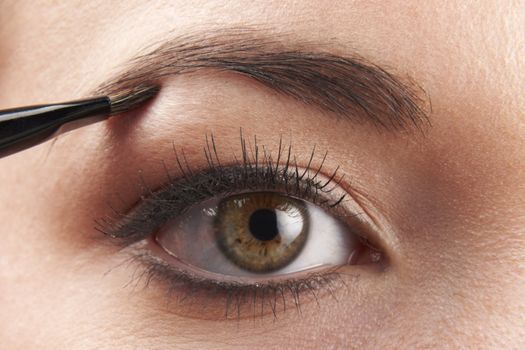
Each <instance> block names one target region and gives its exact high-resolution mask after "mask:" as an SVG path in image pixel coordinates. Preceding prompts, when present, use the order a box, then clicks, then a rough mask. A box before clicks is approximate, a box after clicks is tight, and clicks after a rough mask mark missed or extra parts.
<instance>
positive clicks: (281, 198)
mask: <svg viewBox="0 0 525 350" xmlns="http://www.w3.org/2000/svg"><path fill="white" fill-rule="evenodd" d="M308 226H309V221H308V214H307V210H306V207H305V204H304V203H303V202H302V201H301V200H298V199H295V198H292V197H289V196H286V195H281V194H279V193H275V192H252V193H243V194H238V195H233V196H229V197H227V198H224V199H223V200H221V202H220V203H219V205H218V212H217V216H216V221H215V229H216V232H217V240H218V243H219V247H220V249H221V250H222V252H223V253H224V254H225V255H226V257H227V258H229V259H230V260H231V261H232V262H234V263H235V264H236V265H238V266H239V267H241V268H244V269H246V270H249V271H252V272H270V271H274V270H278V269H280V268H282V267H284V266H285V265H287V264H288V263H290V262H291V261H292V260H293V259H294V258H295V257H296V256H297V255H298V254H299V253H300V251H301V249H302V248H303V246H304V244H305V242H306V237H307V234H308Z"/></svg>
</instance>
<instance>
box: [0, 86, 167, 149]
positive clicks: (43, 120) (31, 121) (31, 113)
mask: <svg viewBox="0 0 525 350" xmlns="http://www.w3.org/2000/svg"><path fill="white" fill-rule="evenodd" d="M158 91H159V86H157V85H140V86H137V87H134V88H131V89H128V90H123V91H121V92H118V93H116V94H115V95H110V96H100V97H94V98H89V99H84V100H77V101H70V102H63V103H54V104H47V105H38V106H28V107H19V108H12V109H6V110H0V158H1V157H5V156H8V155H10V154H13V153H16V152H19V151H22V150H24V149H27V148H29V147H33V146H35V145H37V144H39V143H42V142H44V141H46V140H48V139H50V138H53V137H55V136H57V135H59V134H62V133H64V132H67V131H70V130H73V129H77V128H79V127H82V126H85V125H89V124H92V123H95V122H98V121H101V120H104V119H107V118H108V117H110V116H112V115H115V114H120V113H123V112H126V111H129V110H131V109H134V108H137V107H139V106H141V105H142V104H144V103H145V102H146V101H148V100H150V99H151V98H153V97H154V96H155V95H156V94H157V92H158Z"/></svg>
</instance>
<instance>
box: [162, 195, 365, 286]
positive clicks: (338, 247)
mask: <svg viewBox="0 0 525 350" xmlns="http://www.w3.org/2000/svg"><path fill="white" fill-rule="evenodd" d="M156 241H157V242H158V244H159V245H160V246H161V247H162V248H163V249H164V250H165V251H166V252H167V253H168V254H169V255H171V256H172V257H173V258H175V260H176V261H177V263H179V264H184V265H189V267H191V268H194V269H197V270H200V272H201V273H204V274H205V275H208V276H209V277H213V278H216V279H219V280H221V279H225V278H230V279H231V277H234V276H243V277H250V278H249V279H248V280H253V281H257V280H261V279H265V278H266V279H268V278H269V277H272V276H283V275H286V274H297V273H300V272H305V271H308V270H310V269H314V268H319V267H323V266H325V267H326V266H337V265H342V264H347V263H349V262H350V258H351V257H352V256H356V255H357V254H356V253H357V251H358V250H359V248H360V247H361V245H362V244H361V243H360V242H359V240H358V239H357V237H356V236H355V235H354V234H352V233H351V232H349V230H348V228H347V227H345V225H344V224H342V223H341V222H340V221H339V220H338V219H336V218H335V217H334V216H332V215H330V214H328V213H327V212H326V211H325V210H323V209H322V208H320V207H319V206H317V205H315V204H313V203H309V202H307V201H304V200H301V199H298V198H294V197H292V196H290V195H286V194H280V193H276V192H270V191H266V192H251V193H241V194H235V195H230V196H225V197H222V198H213V199H211V200H207V201H204V202H203V203H200V204H198V205H195V206H193V207H192V208H190V209H189V210H187V211H186V212H184V213H183V214H182V215H179V216H178V217H177V218H175V219H174V220H172V221H170V222H169V223H168V224H167V225H165V226H164V227H163V228H162V229H161V231H160V232H159V233H158V234H157V236H156ZM211 275H213V276H211Z"/></svg>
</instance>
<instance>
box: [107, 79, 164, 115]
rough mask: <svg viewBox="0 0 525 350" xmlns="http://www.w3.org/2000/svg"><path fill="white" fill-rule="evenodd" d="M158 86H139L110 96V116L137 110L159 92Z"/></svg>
mask: <svg viewBox="0 0 525 350" xmlns="http://www.w3.org/2000/svg"><path fill="white" fill-rule="evenodd" d="M159 89H160V87H159V86H158V85H139V86H136V87H134V88H131V89H128V90H123V91H120V92H119V93H117V94H115V95H110V96H109V99H110V100H111V115H114V114H119V113H123V112H127V111H129V110H131V109H134V108H137V107H139V106H140V105H142V104H143V103H144V102H146V101H148V100H149V99H151V98H153V97H154V96H155V95H157V93H158V92H159Z"/></svg>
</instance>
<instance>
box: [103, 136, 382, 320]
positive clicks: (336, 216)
mask: <svg viewBox="0 0 525 350" xmlns="http://www.w3.org/2000/svg"><path fill="white" fill-rule="evenodd" d="M248 147H250V149H251V151H248ZM263 149H264V152H262V154H260V153H259V146H258V145H257V142H256V141H255V139H254V143H253V144H252V145H251V146H247V142H246V140H245V139H244V138H243V137H242V135H241V154H242V158H241V161H239V160H238V158H237V157H236V156H235V154H233V155H232V153H229V154H230V155H229V156H226V157H224V158H226V159H229V162H227V161H225V160H224V158H220V157H219V152H218V147H216V145H215V141H214V140H213V137H212V143H211V144H210V143H208V139H206V145H205V147H204V157H203V158H204V160H205V162H204V164H205V165H206V166H204V167H203V166H202V164H203V162H202V161H201V162H200V164H201V168H199V169H198V170H196V169H195V168H194V167H191V166H190V161H188V159H186V157H185V155H184V153H182V156H180V155H179V154H178V152H177V151H176V150H175V157H176V162H175V163H176V167H175V169H174V170H173V169H172V170H171V171H169V170H168V167H166V171H167V178H168V183H167V184H165V185H164V186H162V187H160V188H159V189H158V190H156V191H150V190H147V191H146V192H145V193H144V195H143V196H142V197H141V199H140V201H139V202H138V203H137V205H136V206H135V207H134V208H133V209H132V210H130V211H128V212H127V213H125V214H122V213H117V214H118V215H117V217H116V220H115V221H111V220H108V219H106V218H104V219H102V220H101V221H100V222H99V224H100V227H99V230H100V231H102V232H103V233H105V234H106V235H108V236H110V237H112V238H113V239H115V240H119V241H120V242H121V243H123V244H124V245H125V246H127V247H129V248H130V249H129V251H130V253H131V254H132V258H133V261H138V262H140V263H141V266H143V267H144V268H145V271H144V273H142V274H140V276H144V277H146V285H149V284H150V282H151V281H152V280H158V281H160V282H161V283H163V284H165V285H167V286H168V291H169V294H170V295H172V293H173V294H175V295H178V298H177V300H185V301H186V302H187V301H188V300H192V301H195V303H194V304H197V305H206V313H205V315H206V317H210V318H216V317H219V316H218V314H220V311H218V309H215V308H213V307H211V306H210V304H212V305H215V306H219V308H220V305H221V304H222V307H224V306H225V311H226V312H225V314H226V317H228V312H229V310H230V309H231V308H232V300H234V303H235V304H236V306H235V305H234V306H233V307H234V308H235V309H236V310H237V311H236V314H237V318H242V316H241V315H244V314H249V313H252V315H253V313H258V311H256V309H257V308H258V307H260V310H261V311H260V314H261V315H262V314H264V312H263V310H264V308H265V305H266V308H268V306H270V309H271V310H272V313H273V314H274V315H275V314H276V312H277V311H276V310H277V309H278V308H279V306H278V305H279V304H280V305H281V307H282V309H283V310H286V305H287V304H289V303H290V301H287V300H288V299H291V301H292V303H294V304H295V305H296V306H297V307H298V305H299V300H303V299H306V298H300V294H302V293H303V292H304V293H306V294H307V295H310V296H311V295H317V291H319V292H320V291H322V290H327V291H328V292H329V293H330V294H333V293H334V291H335V290H336V289H337V288H336V286H334V285H333V284H335V283H336V282H335V281H340V280H342V278H341V275H342V272H339V271H340V269H341V268H345V267H348V266H349V265H366V266H368V267H369V266H372V265H373V266H376V267H380V269H377V270H378V271H379V270H381V269H382V267H383V261H384V260H383V256H382V254H381V253H380V252H379V251H378V250H377V249H375V248H373V247H372V246H371V245H370V243H369V242H370V241H371V239H370V238H372V237H373V235H370V234H368V233H370V232H371V231H373V230H369V227H370V226H371V225H368V224H367V220H366V219H364V218H363V217H364V216H365V215H361V214H362V212H361V211H360V210H359V208H360V207H359V205H358V204H357V202H356V201H354V200H352V199H351V196H348V192H347V191H346V190H344V189H343V188H342V186H341V181H342V179H343V176H342V175H339V174H338V171H339V168H338V167H335V169H334V170H333V171H331V172H328V171H327V170H326V169H325V168H324V164H325V160H326V157H327V156H326V153H325V154H324V156H323V157H321V158H318V159H316V158H315V147H314V149H313V151H312V152H311V154H310V156H309V158H306V160H304V159H303V160H302V162H303V164H304V166H303V167H301V166H299V165H298V164H300V163H301V160H300V158H299V157H296V156H292V149H291V145H290V146H289V147H288V149H287V150H285V149H284V147H282V141H280V142H279V145H278V151H277V153H276V154H275V153H274V154H272V153H271V152H270V151H269V150H268V149H267V148H265V147H264V148H263ZM250 155H251V156H250ZM191 162H194V163H199V162H198V161H196V160H192V161H191ZM327 173H328V174H330V175H326V174H327ZM374 241H375V240H374ZM374 270H375V269H368V268H367V269H363V270H362V271H361V272H363V271H374ZM356 271H359V270H356ZM356 271H354V272H353V273H354V274H357V272H356ZM343 285H344V286H346V283H344V282H343V283H342V284H339V283H338V288H340V287H342V286H343ZM181 295H182V296H181ZM310 298H311V297H310ZM315 298H316V300H317V297H315ZM190 304H191V305H193V303H190ZM184 310H185V311H181V312H182V313H183V314H184V315H187V316H188V315H189V317H203V313H202V310H198V308H197V307H194V306H191V307H189V308H187V309H184ZM254 316H255V315H254Z"/></svg>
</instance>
